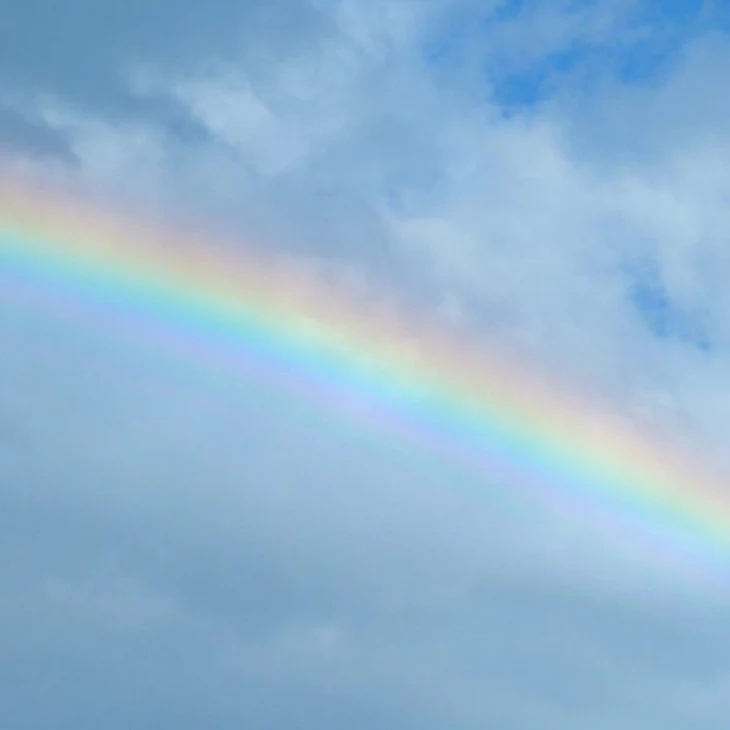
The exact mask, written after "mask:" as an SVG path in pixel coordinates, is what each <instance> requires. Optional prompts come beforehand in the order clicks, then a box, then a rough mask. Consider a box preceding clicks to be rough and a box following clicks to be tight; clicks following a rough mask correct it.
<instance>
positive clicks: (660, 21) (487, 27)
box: [424, 0, 730, 114]
mask: <svg viewBox="0 0 730 730" xmlns="http://www.w3.org/2000/svg"><path fill="white" fill-rule="evenodd" d="M596 2H597V0H576V2H573V3H570V4H569V5H568V6H563V10H565V11H566V12H578V11H581V10H585V9H586V8H590V6H595V5H596ZM727 5H728V6H730V4H727ZM537 6H538V3H536V2H534V0H508V2H504V3H501V4H500V5H498V6H497V7H496V8H494V7H493V8H491V9H490V10H489V11H488V12H487V13H486V14H485V13H484V11H480V10H478V9H476V8H475V7H474V6H472V5H471V4H470V5H468V6H467V7H466V8H463V7H462V8H461V9H460V10H459V11H458V12H455V13H454V14H453V15H452V16H451V17H450V18H449V19H447V20H445V21H444V22H443V23H442V25H441V27H440V30H439V32H438V34H437V35H436V37H433V38H431V39H429V41H428V43H427V45H426V47H425V49H424V54H425V59H426V62H427V63H429V64H430V65H431V66H433V67H434V68H436V69H440V68H441V67H443V66H453V65H458V64H459V62H460V60H461V59H462V58H463V54H464V53H465V50H464V48H463V46H464V45H465V44H467V43H473V42H474V40H475V38H477V37H478V34H479V33H480V32H484V33H485V34H486V33H494V32H495V29H498V27H499V25H500V24H506V23H510V22H512V21H514V20H516V19H517V18H519V17H520V16H522V15H527V14H529V13H530V11H531V9H533V8H537ZM725 7H726V4H724V3H721V4H714V5H712V7H711V6H710V5H709V4H708V3H707V2H706V0H643V1H642V2H639V3H637V4H636V5H635V6H634V7H633V8H632V10H631V12H629V13H627V14H625V15H624V16H623V17H622V18H620V20H618V21H617V23H616V27H615V32H614V33H613V34H612V35H611V36H610V37H607V38H602V39H600V40H598V41H591V40H580V39H578V40H572V41H571V42H570V43H569V45H567V46H566V47H563V48H560V49H556V50H554V51H552V52H551V53H549V54H547V55H545V56H543V57H542V58H539V59H538V60H537V61H535V62H534V63H531V64H530V65H528V66H526V67H521V68H510V67H505V66H504V65H502V64H500V63H499V62H498V61H497V62H495V61H494V60H493V59H489V60H487V61H486V62H485V64H484V69H483V71H484V77H485V84H486V85H487V86H488V88H489V90H490V91H489V93H490V94H491V98H492V100H493V101H495V102H496V103H497V104H499V105H500V106H501V107H503V109H504V110H505V112H506V113H508V114H509V113H513V112H519V111H522V110H526V109H529V108H530V107H533V106H535V105H538V104H539V103H540V102H542V101H545V100H547V99H549V98H551V97H552V96H553V95H554V93H555V92H556V91H557V90H558V89H560V88H565V82H566V81H568V80H569V81H570V84H571V87H570V88H571V90H572V91H575V92H578V93H590V91H591V87H592V83H597V82H600V81H601V80H602V79H606V78H613V79H616V80H618V81H619V82H622V83H627V84H633V83H642V82H650V81H652V80H656V79H657V78H660V77H662V76H663V75H665V74H668V73H669V72H670V71H671V70H672V68H673V62H674V61H675V60H677V59H678V57H679V56H680V54H681V51H682V49H683V48H684V47H685V45H686V44H687V43H688V42H690V41H691V40H693V39H694V38H696V37H697V36H699V35H700V34H701V33H703V32H708V31H712V30H716V31H717V30H725V29H727V28H730V23H728V22H727V21H730V7H728V9H727V10H724V8H725ZM723 14H724V15H726V16H727V18H726V19H725V20H723V17H722V15H723Z"/></svg>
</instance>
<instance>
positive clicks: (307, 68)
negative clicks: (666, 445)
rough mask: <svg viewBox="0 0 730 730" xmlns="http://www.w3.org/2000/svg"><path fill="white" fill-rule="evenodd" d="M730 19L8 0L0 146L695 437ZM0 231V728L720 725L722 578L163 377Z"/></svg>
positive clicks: (437, 466)
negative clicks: (24, 286) (63, 302)
mask: <svg viewBox="0 0 730 730" xmlns="http://www.w3.org/2000/svg"><path fill="white" fill-rule="evenodd" d="M729 33H730V5H726V4H724V3H722V2H719V0H715V1H713V0H706V1H704V2H703V1H702V0H671V1H670V0H664V1H663V2H660V1H659V0H656V1H654V0H602V1H601V0H595V1H594V2H591V1H589V0H570V1H568V0H544V1H543V0H521V1H520V0H507V1H505V2H489V0H482V1H481V2H473V1H472V0H422V1H420V2H419V1H417V0H329V1H328V2H324V0H321V1H320V0H238V1H234V0H207V2H205V3H202V2H194V1H192V0H178V1H177V2H172V0H127V1H126V2H112V1H111V0H94V1H93V2H92V1H91V0H66V2H62V3H59V2H52V1H51V0H6V2H5V3H3V5H2V8H0V69H2V73H1V74H0V161H1V162H0V165H1V167H2V170H3V172H4V174H7V175H11V176H16V177H18V178H23V179H34V180H40V181H43V182H45V183H48V184H49V185H52V186H56V187H57V188H58V189H61V190H65V191H73V193H72V195H78V196H83V197H84V198H85V199H94V198H97V199H99V200H102V201H104V203H105V204H109V203H110V202H111V203H113V204H114V205H115V206H117V207H118V209H119V210H121V211H124V215H127V214H129V215H138V216H140V217H144V216H147V217H148V218H150V219H154V220H159V221H164V222H166V223H169V224H170V225H172V226H173V227H174V226H177V227H178V229H180V230H182V229H185V227H186V226H192V225H195V226H197V227H198V228H199V229H201V230H208V231H210V232H211V237H213V236H225V237H226V240H231V241H236V240H237V241H240V245H241V246H242V247H245V246H247V245H255V246H256V247H257V248H258V249H259V250H262V251H264V252H265V255H266V256H268V257H271V258H272V259H274V258H275V259H276V260H277V261H278V260H280V261H282V262H296V264H297V265H298V266H303V267H306V268H307V269H308V270H310V271H312V272H314V273H313V275H314V276H315V277H317V281H319V282H321V286H322V287H329V286H332V287H339V288H344V289H347V290H349V291H351V292H353V293H354V295H355V296H356V297H357V298H358V300H360V301H366V302H368V303H369V304H368V306H370V307H371V308H372V309H373V311H375V310H377V308H378V307H386V306H390V303H392V302H399V303H401V304H402V305H403V306H404V307H407V308H408V310H409V311H412V312H417V313H418V315H419V317H421V318H422V320H423V321H427V322H433V323H435V324H436V325H438V326H441V327H447V328H449V329H450V331H452V332H454V333H461V334H460V336H463V337H464V338H465V340H469V341H476V340H480V341H482V340H483V341H488V342H490V343H498V344H499V346H500V347H501V348H503V349H504V351H505V352H509V353H510V355H511V356H513V357H514V358H515V359H516V360H518V361H520V362H523V363H525V365H526V366H528V367H529V368H530V369H531V370H533V371H535V372H537V373H546V374H556V373H557V374H559V375H560V377H561V378H562V379H563V381H566V382H569V383H572V384H573V385H574V387H575V391H576V393H580V394H581V397H585V398H595V399H600V400H601V402H602V403H604V404H607V407H608V409H609V410H610V412H611V413H612V414H613V415H614V416H615V417H616V418H617V419H623V420H622V422H624V421H625V422H626V423H630V424H633V425H634V426H635V427H636V428H637V429H646V430H647V432H652V433H653V432H661V433H662V434H671V436H672V438H673V439H675V440H677V441H678V442H680V443H682V444H683V445H684V446H685V447H686V448H687V450H688V451H689V452H691V453H692V454H693V455H694V456H695V457H696V459H697V460H698V462H702V463H704V462H705V461H708V462H709V461H712V462H713V463H714V462H718V463H725V462H730V460H729V459H727V453H726V443H727V433H728V430H727V429H728V424H730V287H728V281H730V215H729V214H728V203H729V202H730V126H729V125H728V118H729V117H728V115H729V114H730V94H728V92H727V88H728V77H729V75H730V35H729ZM1 222H2V220H1V219H0V223H1ZM0 236H2V232H0ZM1 246H2V244H1V242H0V730H72V729H73V730H87V729H88V730H92V728H93V729H94V730H96V729H97V728H108V729H109V730H122V729H123V728H124V729H125V730H126V729H131V728H134V729H135V730H146V729H150V730H151V729H152V728H155V730H167V729H168V728H169V729H170V730H172V729H173V728H174V730H193V729H198V728H204V727H210V728H221V729H223V730H228V729H229V728H230V729H231V730H233V728H236V729H238V728H251V729H256V730H258V729H261V730H264V729H266V730H289V729H294V728H296V730H310V729H311V730H345V729H346V730H360V729H362V730H365V729H366V728H367V729H371V728H378V730H431V729H433V730H437V729H438V730H441V729H446V728H448V730H460V729H464V730H483V729H484V728H500V729H502V730H633V729H636V730H684V729H685V728H692V729H693V730H726V728H727V727H728V724H729V723H730V653H729V652H728V648H729V647H730V624H729V623H728V619H727V617H728V609H729V608H730V570H728V571H726V575H725V577H724V578H722V579H720V580H719V581H718V580H715V579H713V580H710V579H708V578H707V577H706V575H705V573H704V572H703V567H704V566H703V565H702V563H703V557H702V555H700V556H699V557H698V558H697V565H696V568H697V570H696V571H695V570H694V569H693V566H692V565H690V566H689V568H684V569H681V570H680V569H679V568H678V567H677V564H676V563H675V562H673V561H672V560H670V559H667V558H665V557H664V556H663V555H662V554H661V552H660V551H658V552H652V551H650V550H645V549H643V548H642V547H641V545H640V543H639V542H632V541H631V540H630V539H627V538H626V535H624V534H623V533H622V532H621V531H620V530H617V529H612V528H610V527H607V528H606V529H600V527H598V526H597V525H596V524H594V523H591V522H588V521H586V520H584V519H583V517H582V516H581V513H580V512H579V511H574V510H570V509H568V510H564V509H562V508H561V506H560V505H559V504H557V503H555V504H551V503H549V502H542V501H540V500H532V499H531V498H530V495H529V494H528V493H527V492H525V493H524V494H522V493H521V492H520V487H519V485H518V484H509V485H507V484H503V483H500V481H499V479H498V478H497V477H495V476H494V475H493V474H490V473H488V472H482V471H480V470H479V469H476V468H473V469H470V468H464V467H463V465H461V464H459V463H456V462H454V461H450V460H449V459H446V458H444V457H442V456H440V455H439V454H437V453H434V452H433V451H432V450H430V449H429V447H428V445H427V444H419V443H417V442H411V441H408V442H407V441H406V440H404V439H401V438H399V437H398V436H397V435H393V434H392V433H390V432H388V431H387V430H383V429H379V428H372V427H370V426H368V425H367V424H364V423H362V422H361V421H359V420H358V419H354V418H350V417H348V416H347V414H346V413H343V412H342V411H339V410H338V409H336V408H329V407H328V406H327V405H326V404H325V403H318V402H317V401H311V400H307V399H306V398H302V397H299V396H297V394H295V393H292V392H287V391H286V390H285V389H282V388H279V387H276V386H275V385H274V384H273V383H271V382H259V381H256V380H254V379H251V378H247V377H245V376H243V375H242V376H241V377H234V376H226V377H230V380H225V381H224V380H222V376H221V374H220V373H219V372H217V371H215V370H214V369H212V368H209V367H208V366H207V365H206V363H205V362H203V361H200V362H197V361H196V360H195V358H192V357H191V360H190V362H185V363H183V364H182V365H181V364H176V365H175V366H174V367H173V366H171V365H169V360H170V357H172V356H171V355H169V354H165V355H161V356H159V357H158V356H157V355H155V354H154V352H151V351H150V349H149V348H147V349H145V348H142V347H139V346H136V345H134V344H133V342H132V341H131V340H130V339H129V338H127V337H124V336H122V335H121V334H118V333H115V332H113V331H107V330H105V329H104V328H103V327H99V326H97V325H95V324H94V322H93V318H83V317H81V318H78V319H75V318H73V317H71V318H69V317H65V316H61V315H59V312H58V311H57V309H56V308H55V307H54V306H52V305H51V304H48V302H47V301H46V300H44V299H43V298H42V297H40V298H39V299H38V300H34V301H33V302H29V300H28V299H27V298H26V297H24V296H21V295H20V294H18V292H17V290H16V289H14V287H13V279H12V276H11V275H10V274H8V272H7V271H5V272H4V271H3V265H4V264H3V261H4V259H3V258H2V255H1V254H2V250H1ZM48 301H51V300H50V299H49V300H48ZM44 302H46V303H45V304H44ZM729 473H730V472H729ZM727 484H728V488H729V489H730V481H728V482H727ZM693 487H694V485H687V486H686V489H687V490H688V492H690V493H691V492H692V489H693ZM510 494H516V498H510V497H509V495H510ZM725 527H727V528H728V530H730V520H728V521H727V522H726V523H725ZM713 549H715V548H708V549H707V554H709V553H710V552H711V551H712V550H713ZM707 560H708V562H709V561H710V558H709V557H708V558H707ZM711 560H712V561H714V562H715V563H717V561H718V560H719V562H720V563H721V564H723V565H724V564H728V565H730V551H728V550H727V548H725V552H724V554H720V555H719V557H718V556H717V555H713V557H712V558H711ZM723 561H724V563H723Z"/></svg>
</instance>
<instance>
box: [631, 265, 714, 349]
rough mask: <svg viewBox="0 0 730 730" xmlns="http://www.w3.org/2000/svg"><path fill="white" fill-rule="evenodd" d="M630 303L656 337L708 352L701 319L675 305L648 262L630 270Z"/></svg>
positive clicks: (655, 270)
mask: <svg viewBox="0 0 730 730" xmlns="http://www.w3.org/2000/svg"><path fill="white" fill-rule="evenodd" d="M626 273H627V274H628V276H629V281H630V285H629V292H628V295H629V299H630V301H631V303H632V304H633V306H634V308H635V310H636V312H637V314H638V316H639V317H640V319H641V320H642V322H643V323H644V325H645V326H646V327H647V328H648V329H649V330H650V331H651V332H652V334H653V335H654V336H655V337H659V338H662V339H679V340H682V341H684V342H687V343H690V344H692V345H693V346H695V347H696V348H698V349H699V350H702V351H704V352H707V351H709V350H710V349H711V347H712V343H711V341H710V337H709V334H708V332H707V328H706V327H705V326H704V324H703V323H702V320H701V317H700V316H699V315H698V314H697V313H694V312H689V311H686V310H685V309H683V308H682V307H681V306H679V305H678V304H677V303H675V302H674V301H673V300H672V298H671V297H670V296H669V293H668V292H667V290H666V287H665V286H664V284H663V282H662V280H661V275H660V272H659V270H658V268H657V266H656V265H655V264H654V263H652V262H651V261H643V262H641V264H637V265H634V266H632V267H629V268H628V269H627V272H626Z"/></svg>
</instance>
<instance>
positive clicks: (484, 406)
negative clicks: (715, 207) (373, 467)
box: [0, 178, 730, 575]
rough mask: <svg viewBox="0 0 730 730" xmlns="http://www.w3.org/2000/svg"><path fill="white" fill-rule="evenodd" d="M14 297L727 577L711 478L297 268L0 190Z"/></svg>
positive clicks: (565, 391)
mask: <svg viewBox="0 0 730 730" xmlns="http://www.w3.org/2000/svg"><path fill="white" fill-rule="evenodd" d="M11 300H12V302H13V303H14V305H15V306H17V305H18V304H20V305H21V306H22V305H23V303H24V302H25V303H28V302H29V301H30V300H33V301H34V302H35V303H36V304H37V303H38V302H39V301H40V302H45V305H44V306H46V307H47V308H48V310H49V311H51V310H53V311H56V310H59V308H60V309H64V310H65V311H68V312H69V313H72V314H73V313H74V312H75V313H76V314H78V313H79V312H87V313H90V312H93V313H94V316H96V317H97V318H102V320H103V324H104V326H105V328H108V327H109V326H113V327H115V328H117V329H118V330H120V331H125V332H126V333H127V334H131V335H132V337H134V338H135V339H137V340H139V341H140V342H142V341H146V342H147V343H148V345H150V346H152V347H154V348H157V349H159V350H160V351H164V352H166V353H167V354H168V355H169V353H176V356H177V357H194V358H197V359H200V358H202V359H203V361H206V360H207V361H209V362H211V363H215V364H216V367H223V368H226V370H227V372H229V373H232V374H235V375H240V376H242V377H247V378H250V377H255V378H268V379H269V380H273V381H275V384H276V386H277V387H280V388H285V389H292V388H293V389H295V390H297V391H298V392H299V393H301V394H303V395H304V396H306V397H310V398H314V399H315V401H316V403H318V404H320V405H323V404H326V405H327V407H333V408H336V409H338V410H339V411H340V412H345V413H347V414H349V416H351V417H353V418H356V419H359V421H360V422H362V423H363V424H366V423H369V424H370V426H371V427H373V428H375V429H378V430H382V431H386V432H389V433H396V434H398V436H399V437H406V438H408V439H411V440H415V441H416V442H418V443H420V444H421V445H427V446H428V448H429V450H430V451H432V452H435V453H439V454H441V456H442V457H443V458H447V459H451V460H453V461H454V462H455V463H459V464H461V465H464V466H466V467H468V468H469V469H470V471H471V472H472V473H476V474H483V475H484V484H485V489H495V485H499V486H500V488H501V487H502V486H504V487H506V488H508V489H510V490H520V489H523V490H528V489H529V490H534V493H535V494H539V495H541V496H543V497H547V498H549V499H551V500H552V501H558V502H559V503H560V504H561V505H563V504H564V505H566V506H567V507H569V508H571V509H575V508H579V509H580V510H581V513H582V514H585V515H586V516H587V517H588V518H591V519H595V520H597V521H599V522H601V523H603V524H604V525H609V526H614V527H615V526H616V525H621V526H623V527H626V528H628V529H627V530H626V531H625V533H622V534H626V535H632V536H634V537H636V536H637V535H640V536H641V538H640V539H641V540H643V541H645V542H648V543H650V544H652V545H653V546H654V547H655V548H657V549H658V550H659V551H661V552H663V553H666V554H671V555H673V556H681V557H680V558H678V559H685V558H686V557H687V556H690V557H691V560H692V561H694V562H696V563H697V564H702V565H703V566H706V565H712V567H713V570H715V571H719V572H720V573H721V574H723V575H724V574H725V572H726V571H725V562H726V561H727V559H728V558H729V557H730V502H729V501H728V496H727V491H726V482H725V480H724V478H723V476H722V475H721V474H720V471H719V470H714V469H711V468H710V467H709V466H707V465H706V464H700V463H699V461H698V460H696V459H695V460H693V459H691V458H689V456H688V455H687V454H686V453H684V452H683V451H682V449H680V448H678V447H677V445H676V444H670V443H669V442H668V441H667V440H666V439H665V440H661V439H658V438H651V437H650V436H649V435H647V434H645V433H642V432H641V431H640V430H639V429H638V427H636V426H635V425H633V424H632V423H631V422H630V420H629V419H626V418H621V417H620V416H618V415H617V414H616V413H612V412H611V411H610V410H609V409H605V408H600V407H598V406H597V405H596V404H589V402H588V400H587V399H586V398H585V397H579V395H578V394H577V393H575V392H571V390H570V389H569V388H567V387H564V386H563V385H562V384H559V383H557V382H556V381H554V380H550V379H548V378H545V377H542V378H541V377H539V375H538V374H537V373H535V372H533V371H531V370H530V369H529V368H525V367H521V366H520V364H518V363H515V362H514V361H512V360H510V359H509V358H508V357H507V356H506V355H505V353H503V352H498V351H496V350H495V349H493V348H488V347H487V346H486V345H485V344H483V343H482V344H479V345H477V344H475V343H474V342H473V341H471V340H467V339H466V338H460V337H458V336H457V335H456V334H454V333H451V332H449V331H448V330H447V329H446V328H444V327H438V326H436V325H434V324H428V323H427V322H426V321H424V320H423V319H420V320H419V318H418V317H416V316H414V315H413V314H409V313H407V312H406V311H405V310H404V309H402V308H401V309H399V308H398V307H396V306H394V305H384V304H382V303H378V304H377V306H376V305H374V304H372V303H368V302H367V301H363V300H362V299H358V298H357V297H354V296H352V295H348V293H347V291H346V290H345V288H344V287H342V286H338V285H336V284H333V283H326V282H325V280H324V279H323V277H322V276H320V275H317V274H316V272H313V271H312V270H310V269H307V268H306V267H305V266H302V265H299V264H295V263H293V262H292V261H291V260H289V261H287V260H284V259H282V258H281V257H277V256H274V255H272V254H267V253H266V252H262V250H261V249H254V248H253V247H248V248H247V249H246V250H242V249H241V246H240V244H235V245H234V244H233V243H232V242H226V241H223V240H216V241H212V240H209V239H208V238H206V237H204V236H201V235H197V234H194V233H190V232H182V231H179V230H177V231H176V230H171V229H169V228H165V227H163V226H162V225H158V224H154V225H153V224H150V223H149V222H144V221H142V220H141V219H136V220H133V219H132V218H131V217H130V216H121V215H119V214H113V213H112V212H110V210H109V209H107V208H105V207H102V206H101V205H98V204H97V205H91V204H89V203H87V202H84V201H83V200H82V198H81V197H80V196H78V195H74V196H68V195H66V196H65V195H63V194H62V193H61V192H59V191H50V190H49V189H47V188H43V187H42V186H40V185H37V184H34V185H28V184H25V183H23V184H21V183H20V182H19V181H17V180H12V179H10V178H0V307H3V306H6V305H7V304H8V302H9V301H11ZM416 458H417V457H416Z"/></svg>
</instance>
